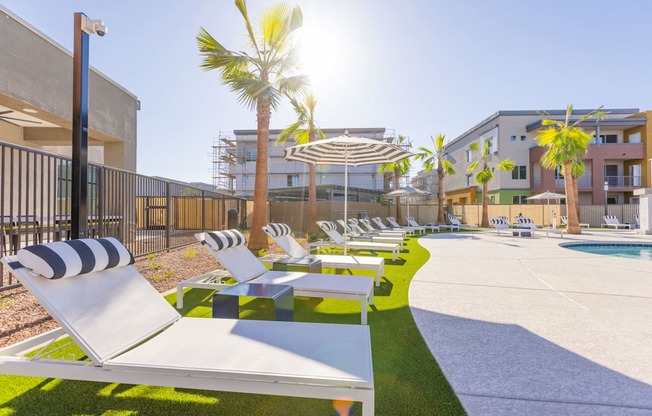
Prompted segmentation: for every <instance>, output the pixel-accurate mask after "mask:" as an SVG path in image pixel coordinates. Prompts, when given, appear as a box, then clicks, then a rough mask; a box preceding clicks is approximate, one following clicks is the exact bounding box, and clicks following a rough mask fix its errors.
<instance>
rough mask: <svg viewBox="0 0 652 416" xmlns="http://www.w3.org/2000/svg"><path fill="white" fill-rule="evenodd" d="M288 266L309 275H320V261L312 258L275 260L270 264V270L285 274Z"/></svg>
mask: <svg viewBox="0 0 652 416" xmlns="http://www.w3.org/2000/svg"><path fill="white" fill-rule="evenodd" d="M288 266H291V267H294V268H298V269H299V270H301V271H308V272H310V273H321V260H320V259H318V258H316V257H313V256H306V257H286V258H284V259H279V260H276V261H274V263H272V270H277V271H282V272H285V271H287V270H288Z"/></svg>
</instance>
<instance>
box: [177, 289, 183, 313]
mask: <svg viewBox="0 0 652 416" xmlns="http://www.w3.org/2000/svg"><path fill="white" fill-rule="evenodd" d="M181 308H183V285H181V284H180V283H179V284H177V309H181Z"/></svg>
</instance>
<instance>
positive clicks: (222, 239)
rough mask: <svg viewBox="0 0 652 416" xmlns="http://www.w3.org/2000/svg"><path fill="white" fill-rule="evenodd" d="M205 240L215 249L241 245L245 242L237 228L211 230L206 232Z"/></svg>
mask: <svg viewBox="0 0 652 416" xmlns="http://www.w3.org/2000/svg"><path fill="white" fill-rule="evenodd" d="M206 242H207V243H208V245H209V246H211V248H212V249H213V250H215V251H220V250H226V249H227V248H230V247H235V246H241V245H244V244H245V243H246V242H247V239H245V237H244V235H242V234H241V233H240V231H238V230H225V231H212V232H209V233H206Z"/></svg>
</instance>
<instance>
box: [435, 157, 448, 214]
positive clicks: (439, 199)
mask: <svg viewBox="0 0 652 416" xmlns="http://www.w3.org/2000/svg"><path fill="white" fill-rule="evenodd" d="M437 177H438V178H439V185H438V186H437V203H438V204H439V207H438V209H437V224H446V220H445V219H444V218H445V215H446V214H445V213H444V168H443V167H442V166H441V162H440V163H439V167H438V168H437Z"/></svg>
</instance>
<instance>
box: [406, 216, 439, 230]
mask: <svg viewBox="0 0 652 416" xmlns="http://www.w3.org/2000/svg"><path fill="white" fill-rule="evenodd" d="M405 219H406V220H407V223H408V225H409V226H410V227H412V228H419V227H420V228H423V229H424V230H426V231H430V232H431V233H433V232H435V231H439V225H436V224H434V225H433V224H429V225H419V223H417V221H416V220H415V219H414V217H405Z"/></svg>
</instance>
